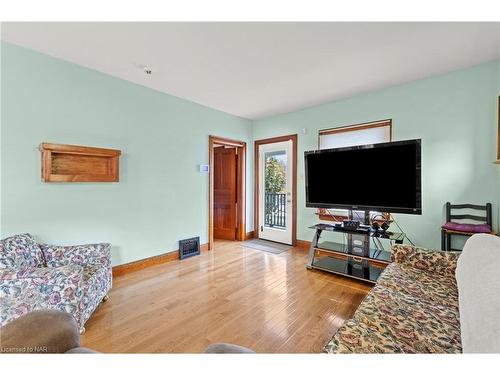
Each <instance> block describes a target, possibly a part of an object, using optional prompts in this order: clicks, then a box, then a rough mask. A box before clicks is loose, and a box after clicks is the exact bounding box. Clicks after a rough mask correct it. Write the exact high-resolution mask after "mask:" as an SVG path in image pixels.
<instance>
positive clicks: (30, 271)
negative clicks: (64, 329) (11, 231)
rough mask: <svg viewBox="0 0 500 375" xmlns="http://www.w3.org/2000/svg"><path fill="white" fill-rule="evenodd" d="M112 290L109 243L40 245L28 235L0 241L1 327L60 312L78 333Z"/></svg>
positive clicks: (83, 329)
mask: <svg viewBox="0 0 500 375" xmlns="http://www.w3.org/2000/svg"><path fill="white" fill-rule="evenodd" d="M111 286H112V273H111V245H110V244H107V243H101V244H92V245H79V246H51V245H45V244H38V243H36V241H35V240H34V239H33V237H32V236H31V235H29V234H27V233H26V234H19V235H15V236H12V237H9V238H6V239H3V240H2V241H1V242H0V326H3V325H5V324H6V323H8V322H10V321H11V320H14V319H16V318H18V317H20V316H22V315H24V314H26V313H28V312H30V311H33V310H40V309H58V310H62V311H66V312H68V313H70V314H72V315H73V317H74V318H75V320H76V322H77V324H78V327H79V328H80V332H81V333H83V332H84V331H85V328H84V325H85V322H86V321H87V320H88V319H89V318H90V316H91V315H92V313H93V312H94V310H95V309H96V308H97V306H98V305H99V304H100V303H101V301H103V300H105V299H107V294H108V292H109V290H110V289H111Z"/></svg>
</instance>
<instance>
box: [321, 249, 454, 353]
mask: <svg viewBox="0 0 500 375" xmlns="http://www.w3.org/2000/svg"><path fill="white" fill-rule="evenodd" d="M412 254H413V252H412ZM425 256H426V257H428V258H435V259H436V260H435V261H436V262H440V263H442V261H443V259H440V254H431V253H430V252H429V254H425ZM410 264H412V263H411V262H402V263H399V262H395V263H391V264H389V265H388V266H387V267H386V269H385V270H384V272H383V273H382V275H381V276H380V278H379V279H378V281H377V285H376V286H375V287H374V288H373V289H372V290H371V292H370V293H369V294H368V295H367V296H366V298H365V299H364V300H363V302H362V303H361V305H360V306H359V308H358V309H357V310H356V313H355V314H354V317H353V319H352V320H349V321H347V322H346V323H345V324H344V325H343V326H342V327H341V328H340V329H339V331H337V333H336V334H335V335H334V337H333V338H332V340H331V341H330V343H329V344H327V346H326V347H325V351H326V352H328V353H460V352H461V351H462V346H461V337H460V323H459V311H458V292H457V285H456V282H455V278H454V277H453V276H448V275H447V273H446V272H442V273H438V272H433V271H430V270H434V269H435V267H434V265H432V266H430V267H425V268H416V267H412V266H410ZM445 268H446V269H447V268H448V267H445Z"/></svg>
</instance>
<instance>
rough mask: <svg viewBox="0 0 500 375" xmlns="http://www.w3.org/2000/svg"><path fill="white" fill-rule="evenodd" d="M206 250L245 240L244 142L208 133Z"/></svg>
mask: <svg viewBox="0 0 500 375" xmlns="http://www.w3.org/2000/svg"><path fill="white" fill-rule="evenodd" d="M208 143H209V209H208V249H209V250H212V248H213V242H214V239H225V240H232V241H244V240H245V239H246V199H245V194H246V193H245V184H246V181H245V176H246V149H247V146H246V143H245V142H243V141H236V140H232V139H227V138H221V137H216V136H212V135H211V136H209V141H208Z"/></svg>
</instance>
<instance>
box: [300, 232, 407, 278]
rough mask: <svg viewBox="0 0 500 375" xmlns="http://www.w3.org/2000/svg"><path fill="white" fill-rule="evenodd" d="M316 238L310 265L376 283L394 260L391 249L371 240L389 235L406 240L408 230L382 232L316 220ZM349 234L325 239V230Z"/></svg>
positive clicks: (310, 267) (310, 255)
mask: <svg viewBox="0 0 500 375" xmlns="http://www.w3.org/2000/svg"><path fill="white" fill-rule="evenodd" d="M310 228H311V229H315V230H316V233H315V234H314V238H313V241H312V242H311V247H310V250H309V257H308V259H307V268H308V269H318V270H322V271H326V272H331V273H334V274H338V275H343V276H347V277H351V278H354V279H358V280H363V281H367V282H370V283H376V282H377V279H378V277H379V276H380V274H381V273H382V271H383V270H384V268H385V267H386V266H387V265H388V264H389V263H390V262H391V253H390V251H387V250H385V249H383V248H382V247H380V246H372V245H371V240H372V239H373V238H377V239H388V240H393V241H397V242H402V240H403V239H404V238H405V234H404V233H394V232H380V231H374V230H372V229H370V228H366V227H364V228H361V229H359V230H351V229H345V228H343V227H342V226H335V225H332V224H316V225H314V226H312V227H310ZM324 231H327V232H338V233H343V234H345V238H346V240H345V242H344V243H338V242H333V241H326V240H322V239H321V234H322V233H323V232H324Z"/></svg>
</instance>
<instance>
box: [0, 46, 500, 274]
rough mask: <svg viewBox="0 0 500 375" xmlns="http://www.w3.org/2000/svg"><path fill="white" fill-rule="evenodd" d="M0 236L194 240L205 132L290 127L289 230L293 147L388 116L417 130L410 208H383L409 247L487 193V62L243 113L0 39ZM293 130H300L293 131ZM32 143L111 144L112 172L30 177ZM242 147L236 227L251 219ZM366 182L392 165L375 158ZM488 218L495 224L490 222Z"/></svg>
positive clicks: (119, 250)
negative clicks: (62, 180) (419, 146)
mask: <svg viewBox="0 0 500 375" xmlns="http://www.w3.org/2000/svg"><path fill="white" fill-rule="evenodd" d="M1 46H2V49H1V51H0V53H1V62H2V66H1V73H2V74H1V77H0V78H1V109H2V113H1V132H0V144H1V152H0V158H1V163H0V168H1V178H2V179H1V184H0V188H1V190H0V194H1V202H0V203H1V217H0V219H1V222H0V229H1V230H0V232H1V236H2V237H5V236H7V235H11V234H14V233H19V232H31V233H33V234H35V235H36V236H37V238H38V239H39V240H40V241H44V242H52V243H60V244H74V243H82V242H97V241H109V242H111V243H112V244H113V263H114V264H121V263H126V262H129V261H133V260H137V259H141V258H145V257H148V256H152V255H156V254H160V253H164V252H166V251H170V250H173V249H176V248H177V240H178V239H180V238H185V237H189V236H194V235H200V237H201V241H202V243H203V242H206V241H207V215H208V213H207V200H208V175H206V174H200V173H199V172H198V171H197V166H198V165H199V164H206V163H208V160H207V159H208V156H207V154H208V135H209V134H215V135H219V136H225V137H230V138H235V139H241V140H244V141H246V142H248V144H249V145H250V146H251V145H252V142H253V140H254V139H261V138H267V137H272V136H277V135H284V134H292V133H297V134H298V135H299V144H298V146H299V153H300V154H299V158H298V160H299V164H298V171H299V173H298V194H299V196H298V238H299V239H302V240H310V239H311V237H312V232H311V231H310V230H308V229H307V227H308V226H309V225H311V224H314V223H315V222H316V220H317V219H316V216H315V215H314V210H312V209H307V208H305V195H304V168H303V152H304V151H306V150H312V149H315V148H316V147H317V132H318V130H319V129H324V128H329V127H334V126H342V125H347V124H353V123H360V122H366V121H371V120H378V119H385V118H392V119H393V126H394V129H393V131H394V134H393V136H394V139H395V140H400V139H409V138H422V139H423V198H424V200H423V210H424V214H423V215H422V216H411V215H396V217H397V218H398V220H399V221H400V223H401V224H402V225H403V226H404V228H405V229H406V231H407V232H408V233H409V235H410V236H411V238H412V239H414V241H415V242H417V243H418V244H420V245H423V246H428V247H437V246H439V229H438V228H439V225H440V224H441V223H442V220H443V216H444V208H443V204H444V202H445V201H447V200H450V201H456V202H458V201H462V202H463V201H477V202H484V201H491V202H493V204H494V205H495V206H496V207H497V209H496V210H495V212H496V214H497V215H496V217H495V223H498V220H497V216H498V207H499V205H498V203H499V201H500V178H499V174H500V171H499V169H500V168H499V167H498V166H494V165H493V164H492V161H493V160H494V158H495V155H496V154H495V153H496V151H495V150H496V129H497V117H496V116H497V115H496V111H497V109H496V105H497V97H498V94H500V62H495V63H489V64H483V65H480V66H477V67H474V68H471V69H467V70H463V71H458V72H454V73H450V74H447V75H443V76H438V77H433V78H429V79H425V80H421V81H416V82H413V83H410V84H406V85H402V86H397V87H393V88H389V89H385V90H381V91H376V92H372V93H368V94H364V95H359V96H356V97H353V98H350V99H346V100H341V101H337V102H332V103H328V104H324V105H321V106H317V107H312V108H308V109H304V110H301V111H297V112H293V113H289V114H285V115H280V116H275V117H272V118H267V119H264V120H259V121H255V122H253V124H252V122H250V121H248V120H245V119H241V118H238V117H235V116H231V115H228V114H225V113H222V112H219V111H216V110H212V109H209V108H206V107H203V106H200V105H197V104H195V103H192V102H189V101H186V100H182V99H179V98H176V97H172V96H169V95H166V94H163V93H160V92H157V91H154V90H151V89H148V88H145V87H142V86H139V85H135V84H132V83H129V82H126V81H123V80H120V79H116V78H113V77H111V76H108V75H104V74H101V73H98V72H96V71H92V70H89V69H85V68H82V67H80V66H77V65H74V64H71V63H68V62H64V61H61V60H58V59H54V58H51V57H49V56H46V55H42V54H39V53H36V52H34V51H30V50H27V49H24V48H20V47H16V46H13V45H10V44H7V43H2V44H1ZM302 128H306V129H307V134H302V133H301V130H302ZM42 141H49V142H56V143H69V144H82V145H93V146H101V147H114V148H120V149H122V150H123V157H122V159H121V181H120V182H119V183H116V184H108V183H79V184H48V183H42V182H41V181H40V153H39V151H38V149H37V147H38V145H39V144H40V142H42ZM252 149H253V147H248V155H247V156H248V159H247V160H248V174H247V225H248V227H247V231H250V230H251V229H253V225H252V223H253V219H252V217H253V215H252V211H253V199H252V197H253V192H252V189H253V155H252ZM379 168H380V170H381V179H380V185H381V186H383V184H386V183H397V172H396V171H391V170H390V164H389V165H387V166H386V165H383V164H382V165H380V166H379ZM496 226H498V225H497V224H496Z"/></svg>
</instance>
